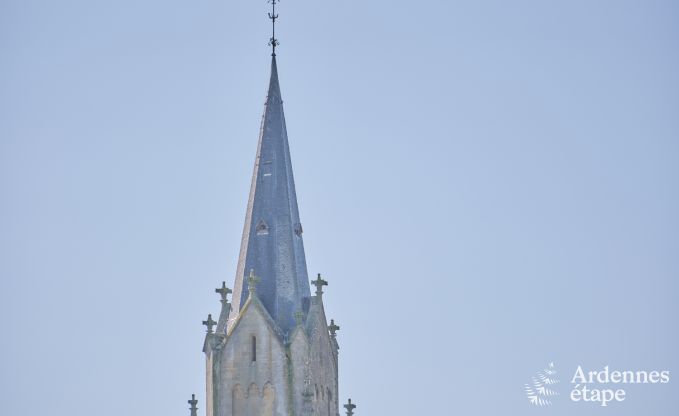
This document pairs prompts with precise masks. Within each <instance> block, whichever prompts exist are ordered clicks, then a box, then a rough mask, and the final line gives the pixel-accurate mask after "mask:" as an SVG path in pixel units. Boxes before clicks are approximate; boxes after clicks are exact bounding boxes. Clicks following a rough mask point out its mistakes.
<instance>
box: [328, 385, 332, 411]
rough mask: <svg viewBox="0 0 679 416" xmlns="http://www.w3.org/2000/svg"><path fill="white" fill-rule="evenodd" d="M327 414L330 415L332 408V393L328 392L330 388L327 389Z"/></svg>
mask: <svg viewBox="0 0 679 416" xmlns="http://www.w3.org/2000/svg"><path fill="white" fill-rule="evenodd" d="M327 397H328V416H332V409H331V406H332V405H331V403H332V393H331V392H330V389H328V396H327Z"/></svg>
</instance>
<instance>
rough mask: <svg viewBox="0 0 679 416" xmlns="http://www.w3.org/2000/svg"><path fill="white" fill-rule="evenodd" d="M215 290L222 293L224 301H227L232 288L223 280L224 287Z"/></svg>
mask: <svg viewBox="0 0 679 416" xmlns="http://www.w3.org/2000/svg"><path fill="white" fill-rule="evenodd" d="M215 292H217V293H219V294H220V295H222V303H226V302H227V300H226V297H227V296H228V295H229V293H231V289H229V288H228V287H226V282H222V287H220V288H217V289H215Z"/></svg>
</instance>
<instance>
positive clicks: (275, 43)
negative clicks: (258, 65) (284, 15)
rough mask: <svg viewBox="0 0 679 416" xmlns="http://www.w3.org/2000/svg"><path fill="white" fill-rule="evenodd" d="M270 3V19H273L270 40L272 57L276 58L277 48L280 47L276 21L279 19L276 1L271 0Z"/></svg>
mask: <svg viewBox="0 0 679 416" xmlns="http://www.w3.org/2000/svg"><path fill="white" fill-rule="evenodd" d="M269 3H271V13H269V19H271V39H269V46H271V56H276V46H278V45H280V43H278V39H276V19H278V15H277V14H276V0H269Z"/></svg>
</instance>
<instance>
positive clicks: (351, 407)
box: [344, 399, 356, 416]
mask: <svg viewBox="0 0 679 416" xmlns="http://www.w3.org/2000/svg"><path fill="white" fill-rule="evenodd" d="M344 408H345V409H347V416H352V415H353V414H354V409H355V408H356V405H355V404H353V403H352V402H351V399H349V401H348V402H347V404H345V405H344Z"/></svg>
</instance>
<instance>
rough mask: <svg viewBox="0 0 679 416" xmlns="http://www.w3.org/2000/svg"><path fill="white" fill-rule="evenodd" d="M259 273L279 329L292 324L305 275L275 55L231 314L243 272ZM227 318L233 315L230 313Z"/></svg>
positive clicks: (304, 299) (305, 300)
mask: <svg viewBox="0 0 679 416" xmlns="http://www.w3.org/2000/svg"><path fill="white" fill-rule="evenodd" d="M250 270H254V273H255V274H257V276H259V277H260V279H261V280H260V281H259V283H258V284H257V296H258V297H259V300H260V301H261V302H262V304H263V305H264V307H265V308H266V309H267V311H268V312H269V314H270V315H271V317H272V318H273V319H274V321H275V322H276V323H277V324H278V326H279V327H280V329H281V330H282V331H283V332H284V333H287V332H289V331H290V330H291V329H293V328H294V327H295V313H296V312H299V311H304V312H306V311H308V308H309V299H310V297H311V290H310V288H309V279H308V276H307V268H306V259H305V257H304V244H303V242H302V225H301V223H300V220H299V211H298V208H297V195H296V193H295V181H294V179H293V175H292V164H291V161H290V149H289V147H288V135H287V131H286V128H285V116H284V114H283V100H282V99H281V90H280V85H279V83H278V69H277V67H276V56H275V55H273V54H272V57H271V79H270V81H269V92H268V94H267V98H266V104H265V109H264V115H263V117H262V125H261V129H260V133H259V144H258V146H257V156H256V158H255V168H254V172H253V174H252V185H251V187H250V198H249V200H248V207H247V212H246V215H245V228H244V230H243V239H242V241H241V249H240V257H239V259H238V268H237V271H236V282H235V284H234V291H233V300H232V304H233V306H232V311H231V313H232V315H231V318H234V317H237V316H238V314H239V312H240V309H241V308H242V306H243V305H244V304H245V302H246V300H247V298H248V287H247V286H248V285H247V282H246V280H247V275H249V273H250ZM231 321H232V322H233V319H231Z"/></svg>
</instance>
